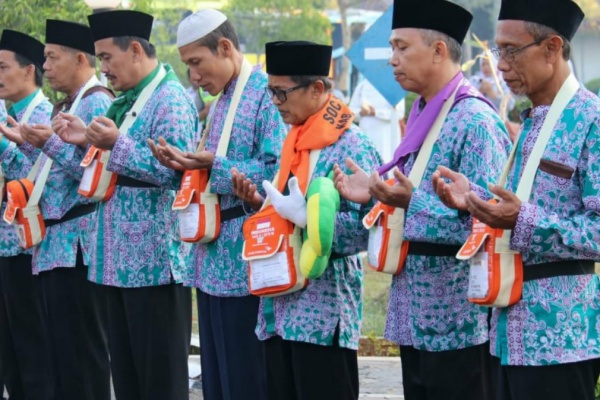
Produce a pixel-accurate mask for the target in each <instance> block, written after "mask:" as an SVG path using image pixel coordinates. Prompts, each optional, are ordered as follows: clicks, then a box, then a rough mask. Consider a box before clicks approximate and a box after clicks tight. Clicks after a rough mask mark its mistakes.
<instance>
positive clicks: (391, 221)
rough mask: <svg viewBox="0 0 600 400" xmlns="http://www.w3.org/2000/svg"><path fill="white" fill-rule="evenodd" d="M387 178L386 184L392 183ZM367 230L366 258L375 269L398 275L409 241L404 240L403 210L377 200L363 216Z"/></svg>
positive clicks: (402, 265) (406, 253) (404, 259)
mask: <svg viewBox="0 0 600 400" xmlns="http://www.w3.org/2000/svg"><path fill="white" fill-rule="evenodd" d="M393 182H394V181H393V180H388V181H387V183H388V184H393ZM363 225H364V227H365V228H367V229H368V230H369V244H368V246H367V259H368V261H369V266H370V267H371V268H373V269H374V270H376V271H379V272H384V273H386V274H391V275H398V274H399V273H400V271H402V267H404V262H405V261H406V256H407V255H408V245H409V242H405V241H404V210H403V209H401V208H395V207H391V206H388V205H386V204H383V203H380V202H377V203H376V204H375V206H373V208H372V209H371V211H369V213H368V214H367V215H365V217H364V218H363Z"/></svg>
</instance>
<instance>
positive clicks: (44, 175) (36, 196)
mask: <svg viewBox="0 0 600 400" xmlns="http://www.w3.org/2000/svg"><path fill="white" fill-rule="evenodd" d="M99 83H100V81H98V78H96V75H92V77H91V78H90V79H89V80H88V81H87V82H86V83H85V85H84V86H83V88H81V90H80V91H79V94H77V97H76V98H75V100H74V101H73V105H71V108H70V109H69V114H73V113H74V112H75V111H76V110H77V107H78V106H79V103H80V102H81V99H83V98H84V97H85V94H86V93H87V91H88V90H89V89H90V88H92V87H93V86H95V85H97V84H99ZM43 158H44V154H43V153H42V154H40V155H39V156H38V158H37V160H35V164H33V167H32V168H31V170H30V171H29V174H27V179H29V180H30V181H32V182H33V181H34V180H35V185H34V187H33V191H32V193H31V197H30V198H29V201H28V202H27V206H37V205H38V204H39V202H40V198H41V196H42V193H43V192H44V188H45V187H46V182H47V181H48V176H49V175H50V170H51V169H52V164H53V162H54V161H53V160H52V159H51V158H49V157H46V162H45V163H44V166H43V167H42V171H41V172H40V175H39V176H38V177H37V180H36V179H35V178H36V175H37V173H38V170H39V169H40V164H41V163H42V159H43Z"/></svg>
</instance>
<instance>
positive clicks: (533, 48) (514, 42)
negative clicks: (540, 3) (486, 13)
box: [496, 20, 553, 96]
mask: <svg viewBox="0 0 600 400" xmlns="http://www.w3.org/2000/svg"><path fill="white" fill-rule="evenodd" d="M544 43H545V41H544V40H541V41H538V42H536V40H535V39H534V37H533V36H531V34H530V33H529V32H527V30H526V28H525V22H523V21H513V20H505V21H499V22H498V25H497V26H496V45H497V46H498V48H499V49H501V51H502V54H501V56H500V59H499V60H498V69H499V70H500V71H501V72H502V78H503V79H504V81H505V82H506V84H507V85H508V87H509V88H510V90H511V91H512V92H513V93H514V94H516V95H523V96H530V95H532V94H535V93H536V92H538V91H539V90H540V89H542V88H543V87H544V86H545V84H546V82H547V81H548V80H549V79H550V78H551V76H552V72H553V69H552V66H551V65H550V64H549V63H548V62H547V54H546V47H545V46H544Z"/></svg>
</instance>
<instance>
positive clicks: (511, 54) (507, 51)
mask: <svg viewBox="0 0 600 400" xmlns="http://www.w3.org/2000/svg"><path fill="white" fill-rule="evenodd" d="M546 39H548V38H543V39H540V40H536V41H535V42H532V43H529V44H526V45H525V46H521V47H517V48H516V49H514V48H510V47H505V48H499V47H496V48H494V49H491V50H490V51H491V52H492V54H493V55H494V57H496V59H497V60H500V59H502V58H503V59H504V61H506V62H507V63H509V64H512V63H513V62H515V55H516V54H518V53H520V52H522V51H523V50H526V49H528V48H530V47H531V46H538V45H539V44H540V43H542V42H543V41H544V40H546Z"/></svg>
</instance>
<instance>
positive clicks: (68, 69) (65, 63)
mask: <svg viewBox="0 0 600 400" xmlns="http://www.w3.org/2000/svg"><path fill="white" fill-rule="evenodd" d="M44 57H46V61H45V62H44V76H45V77H46V79H47V80H48V83H49V84H50V87H52V89H54V90H57V91H59V92H63V93H69V92H71V91H72V90H73V89H74V88H73V83H72V81H73V76H74V75H75V74H76V72H77V51H75V50H67V49H65V48H64V47H63V46H59V45H56V44H47V45H46V48H45V50H44Z"/></svg>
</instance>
